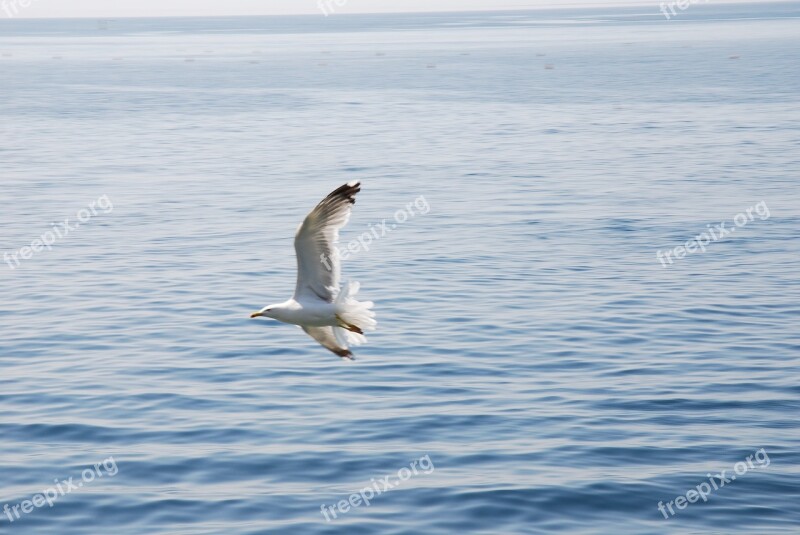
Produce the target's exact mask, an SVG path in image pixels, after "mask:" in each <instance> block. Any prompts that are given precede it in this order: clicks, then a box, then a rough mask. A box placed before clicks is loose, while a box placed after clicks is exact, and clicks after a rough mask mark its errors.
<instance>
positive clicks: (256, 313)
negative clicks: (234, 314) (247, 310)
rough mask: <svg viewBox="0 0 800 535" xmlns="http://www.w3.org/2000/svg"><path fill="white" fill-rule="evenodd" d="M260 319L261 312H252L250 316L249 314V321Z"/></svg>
mask: <svg viewBox="0 0 800 535" xmlns="http://www.w3.org/2000/svg"><path fill="white" fill-rule="evenodd" d="M260 317H261V312H253V313H252V314H250V319H253V318H260Z"/></svg>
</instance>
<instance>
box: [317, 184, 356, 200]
mask: <svg viewBox="0 0 800 535" xmlns="http://www.w3.org/2000/svg"><path fill="white" fill-rule="evenodd" d="M360 191H361V182H359V181H357V180H354V181H352V182H348V183H347V184H345V185H344V186H340V187H338V188H336V189H335V190H333V191H332V192H331V193H330V195H328V196H327V197H325V201H330V200H334V199H336V200H347V202H349V203H350V204H355V203H356V194H357V193H358V192H360ZM325 201H323V202H325Z"/></svg>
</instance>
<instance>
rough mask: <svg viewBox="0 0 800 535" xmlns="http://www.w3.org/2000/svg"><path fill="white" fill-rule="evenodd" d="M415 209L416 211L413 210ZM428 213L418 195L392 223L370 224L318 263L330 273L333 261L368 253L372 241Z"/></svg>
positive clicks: (427, 206)
mask: <svg viewBox="0 0 800 535" xmlns="http://www.w3.org/2000/svg"><path fill="white" fill-rule="evenodd" d="M415 208H416V211H415V210H414V209H415ZM430 211H431V205H430V204H428V201H427V200H426V199H425V196H424V195H420V196H419V197H417V198H416V199H414V200H413V201H411V202H410V203H408V204H406V205H405V207H403V208H400V209H399V210H397V211H396V212H395V213H394V223H389V222H388V221H389V220H388V219H384V220H383V221H381V222H380V223H379V224H377V225H373V224H371V223H370V225H369V230H368V231H366V232H363V233H362V234H361V236H359V237H358V238H356V239H353V240H351V241H350V242H349V243H348V244H347V248H346V249H340V248H339V247H336V246H334V248H333V253H332V254H331V255H330V256H329V255H328V254H326V253H322V254H321V255H320V257H319V261H320V262H322V265H323V266H325V269H327V270H328V271H332V270H333V260H337V259H341V260H347V259H348V258H349V257H350V255H354V254H358V253H359V252H361V251H369V248H370V245H371V244H372V242H373V241H376V240H379V239H381V238H383V237H384V236H386V235H387V234H389V233H390V232H392V231H393V230H395V229H396V228H397V227H398V225H402V224H403V223H405V222H406V221H408V220H409V219H412V218H414V217H415V216H416V215H417V214H418V213H419V214H420V215H425V214H427V213H428V212H430ZM331 257H333V258H331Z"/></svg>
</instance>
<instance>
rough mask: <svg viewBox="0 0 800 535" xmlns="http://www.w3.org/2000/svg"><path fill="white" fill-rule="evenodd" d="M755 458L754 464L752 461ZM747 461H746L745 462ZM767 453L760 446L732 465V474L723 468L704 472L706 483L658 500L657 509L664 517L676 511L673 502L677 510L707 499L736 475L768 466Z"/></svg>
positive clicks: (733, 479) (732, 480) (666, 517)
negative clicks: (717, 472)
mask: <svg viewBox="0 0 800 535" xmlns="http://www.w3.org/2000/svg"><path fill="white" fill-rule="evenodd" d="M754 459H755V461H756V464H754V463H753V460H754ZM745 461H747V462H745ZM769 463H770V461H769V455H767V451H766V450H765V449H764V448H761V449H760V450H758V451H757V452H755V454H753V455H748V456H747V459H745V460H744V461H739V462H738V463H736V464H734V465H733V471H734V472H735V473H734V474H731V475H730V476H729V475H728V471H727V470H723V471H722V473H719V474H716V475H713V476H712V475H711V474H706V477H707V478H708V483H706V482H705V481H703V482H702V483H700V484H699V485H697V486H696V487H695V488H693V489H691V490H687V491H686V494H685V495H683V494H682V495H680V496H678V497H677V498H675V499H674V500H670V501H668V502H667V504H666V505H664V502H658V510H659V511H660V512H661V514H662V515H664V519H665V520H666V519H668V518H670V516H675V515H676V514H677V512H676V511H675V509H673V507H672V506H673V504H674V505H675V507H676V508H677V509H678V510H683V509H686V508H687V507H688V506H689V504H692V503H696V502H697V501H698V500H700V499H702V500H703V501H704V502H707V501H708V496H709V494H711V493H712V492H714V491H717V490H719V489H721V488H722V487H724V486H725V485H729V484H730V483H732V482H734V481H736V477H737V476H743V475H745V474H746V473H747V472H748V471H750V470H754V469H756V468H766V467H767V466H769ZM667 510H669V516H667Z"/></svg>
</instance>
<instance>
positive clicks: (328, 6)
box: [317, 0, 347, 17]
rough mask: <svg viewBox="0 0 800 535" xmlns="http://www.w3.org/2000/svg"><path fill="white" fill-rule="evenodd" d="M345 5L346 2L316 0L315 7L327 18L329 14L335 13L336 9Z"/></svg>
mask: <svg viewBox="0 0 800 535" xmlns="http://www.w3.org/2000/svg"><path fill="white" fill-rule="evenodd" d="M346 3H347V0H317V7H318V8H319V10H320V11H322V14H323V15H325V16H326V17H327V16H328V15H330V14H331V13H336V7H343V6H344V5H345V4H346ZM334 6H335V7H334Z"/></svg>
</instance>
